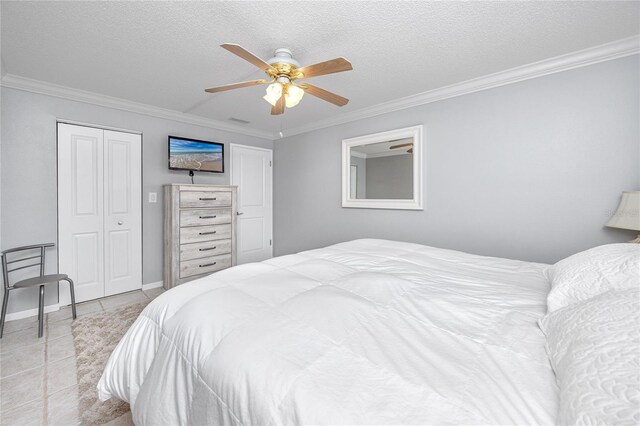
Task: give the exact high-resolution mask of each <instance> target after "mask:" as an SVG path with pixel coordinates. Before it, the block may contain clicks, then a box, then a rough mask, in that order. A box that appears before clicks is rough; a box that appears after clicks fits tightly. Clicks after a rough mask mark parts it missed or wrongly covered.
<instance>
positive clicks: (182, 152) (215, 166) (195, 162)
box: [169, 138, 224, 172]
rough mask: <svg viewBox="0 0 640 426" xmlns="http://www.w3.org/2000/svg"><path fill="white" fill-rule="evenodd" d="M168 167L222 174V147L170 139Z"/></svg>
mask: <svg viewBox="0 0 640 426" xmlns="http://www.w3.org/2000/svg"><path fill="white" fill-rule="evenodd" d="M169 167H171V168H176V169H186V170H194V171H201V172H222V171H223V170H224V169H223V158H222V145H219V144H210V143H204V142H196V141H190V140H185V139H180V138H171V139H170V140H169Z"/></svg>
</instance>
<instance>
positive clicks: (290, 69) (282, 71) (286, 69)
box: [267, 48, 302, 83]
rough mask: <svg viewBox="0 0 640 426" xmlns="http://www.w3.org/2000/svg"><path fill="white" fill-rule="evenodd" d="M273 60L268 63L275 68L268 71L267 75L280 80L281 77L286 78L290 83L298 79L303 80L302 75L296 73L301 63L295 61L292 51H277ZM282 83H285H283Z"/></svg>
mask: <svg viewBox="0 0 640 426" xmlns="http://www.w3.org/2000/svg"><path fill="white" fill-rule="evenodd" d="M273 55H274V56H273V58H271V59H269V60H268V61H267V63H268V64H269V65H271V66H272V67H273V69H272V70H267V74H269V75H270V76H271V77H273V78H276V79H278V81H279V80H280V78H281V77H286V78H287V79H289V81H293V80H295V79H296V78H301V77H302V73H299V72H296V70H297V69H298V67H300V63H299V62H298V61H296V60H295V59H293V56H292V54H291V51H290V50H289V49H285V48H280V49H276V51H275V52H274V54H273ZM281 83H284V82H282V81H281Z"/></svg>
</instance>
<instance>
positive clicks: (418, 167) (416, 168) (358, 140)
mask: <svg viewBox="0 0 640 426" xmlns="http://www.w3.org/2000/svg"><path fill="white" fill-rule="evenodd" d="M422 133H423V132H422V126H421V125H420V126H413V127H406V128H404V129H397V130H390V131H388V132H382V133H374V134H372V135H364V136H358V137H355V138H350V139H344V140H343V141H342V207H352V208H360V209H399V210H424V209H423V207H422V202H423V195H422ZM406 138H413V199H412V200H374V199H353V198H351V197H350V193H349V182H351V168H350V167H349V166H350V163H351V148H352V147H354V146H361V145H369V144H372V143H378V142H387V141H391V140H395V139H406Z"/></svg>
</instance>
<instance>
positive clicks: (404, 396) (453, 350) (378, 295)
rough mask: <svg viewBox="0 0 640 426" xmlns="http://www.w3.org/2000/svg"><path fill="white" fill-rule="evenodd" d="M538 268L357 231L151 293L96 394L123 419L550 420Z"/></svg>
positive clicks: (552, 388)
mask: <svg viewBox="0 0 640 426" xmlns="http://www.w3.org/2000/svg"><path fill="white" fill-rule="evenodd" d="M546 268H547V265H542V264H536V263H528V262H520V261H514V260H507V259H499V258H489V257H481V256H474V255H469V254H465V253H460V252H455V251H450V250H442V249H436V248H432V247H426V246H421V245H416V244H407V243H399V242H392V241H384V240H356V241H351V242H347V243H342V244H337V245H334V246H330V247H326V248H323V249H318V250H311V251H306V252H302V253H299V254H295V255H289V256H282V257H278V258H274V259H271V260H268V261H265V262H261V263H253V264H246V265H242V266H237V267H234V268H230V269H227V270H225V271H221V272H218V273H216V274H213V275H211V276H209V277H206V278H202V279H199V280H197V281H193V282H190V283H188V284H184V285H181V286H179V287H177V288H175V289H173V290H171V291H168V292H166V293H164V294H163V295H161V296H160V297H158V298H157V299H156V300H155V301H153V302H152V303H151V304H150V305H149V306H148V307H147V308H146V309H145V310H144V311H143V312H142V314H141V315H140V317H139V318H138V319H137V321H136V322H135V323H134V325H133V326H132V327H131V329H130V330H129V331H128V332H127V334H126V335H125V336H124V338H123V339H122V341H121V342H120V343H119V345H118V346H117V347H116V349H115V350H114V352H113V354H112V355H111V358H110V359H109V362H108V363H107V366H106V368H105V371H104V374H103V376H102V378H101V380H100V382H99V384H98V391H99V394H100V397H101V398H102V399H107V398H109V397H112V396H113V397H117V398H120V399H123V400H125V401H128V402H129V403H130V404H131V406H132V411H133V419H134V421H135V422H136V424H138V425H141V424H154V425H160V424H163V425H164V424H172V425H177V424H193V425H204V424H245V425H249V424H251V425H268V424H302V423H304V424H363V423H366V424H551V423H553V422H554V420H555V416H556V412H557V400H558V390H557V388H556V384H555V379H554V375H553V372H552V370H551V367H550V365H549V362H548V359H547V356H546V354H545V351H544V342H545V340H544V336H543V334H542V332H541V331H540V330H539V329H538V327H537V325H536V320H537V319H538V318H539V317H541V316H542V315H543V314H544V313H545V311H546V304H545V296H546V295H547V292H548V290H549V289H548V283H547V280H546V279H545V277H544V275H543V273H544V271H545V269H546Z"/></svg>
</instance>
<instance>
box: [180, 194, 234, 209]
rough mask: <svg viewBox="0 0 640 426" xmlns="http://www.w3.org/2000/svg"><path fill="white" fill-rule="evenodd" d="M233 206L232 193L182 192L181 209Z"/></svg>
mask: <svg viewBox="0 0 640 426" xmlns="http://www.w3.org/2000/svg"><path fill="white" fill-rule="evenodd" d="M230 205H231V192H227V191H180V208H184V207H219V206H230Z"/></svg>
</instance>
